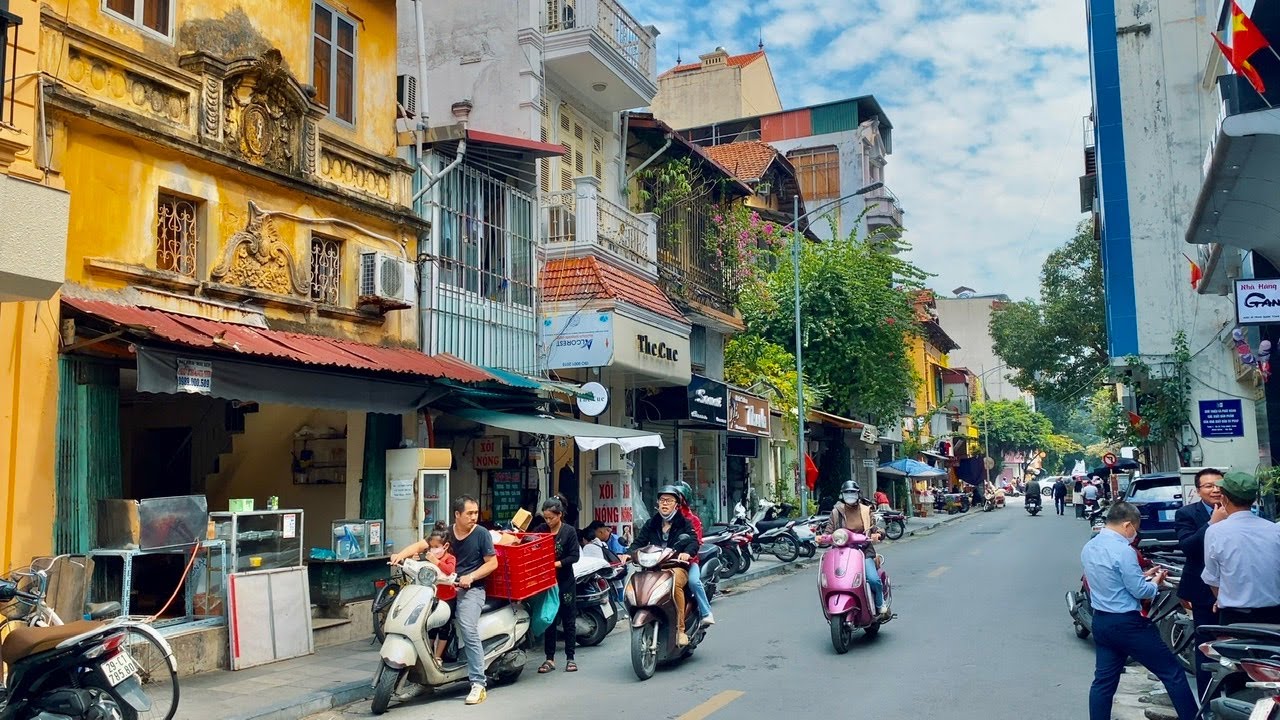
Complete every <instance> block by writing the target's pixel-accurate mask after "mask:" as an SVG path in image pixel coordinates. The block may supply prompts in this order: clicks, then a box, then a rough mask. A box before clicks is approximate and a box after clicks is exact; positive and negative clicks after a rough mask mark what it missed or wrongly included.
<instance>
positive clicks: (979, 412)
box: [969, 400, 1053, 461]
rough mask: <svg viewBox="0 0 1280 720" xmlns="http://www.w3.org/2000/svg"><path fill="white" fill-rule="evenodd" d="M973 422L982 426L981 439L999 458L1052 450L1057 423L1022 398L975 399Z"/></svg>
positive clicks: (970, 415)
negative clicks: (1051, 443)
mask: <svg viewBox="0 0 1280 720" xmlns="http://www.w3.org/2000/svg"><path fill="white" fill-rule="evenodd" d="M969 422H970V423H972V424H973V426H974V427H976V428H978V432H979V433H980V434H981V437H980V440H979V442H980V443H981V444H982V446H983V447H985V448H987V450H988V455H990V456H991V457H992V458H995V459H996V460H997V461H999V460H1001V459H1003V458H1004V456H1005V455H1007V454H1010V453H1031V452H1032V451H1035V450H1045V452H1049V451H1050V447H1049V445H1050V440H1049V438H1050V436H1051V435H1052V434H1053V424H1052V423H1050V422H1049V418H1047V417H1045V416H1044V415H1041V414H1040V413H1038V412H1036V411H1035V410H1032V409H1031V406H1030V405H1028V404H1026V403H1025V402H1022V401H1021V400H996V401H993V402H984V403H974V404H973V407H971V408H970V410H969ZM1046 460H1047V459H1046Z"/></svg>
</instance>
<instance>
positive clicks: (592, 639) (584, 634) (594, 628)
mask: <svg viewBox="0 0 1280 720" xmlns="http://www.w3.org/2000/svg"><path fill="white" fill-rule="evenodd" d="M578 623H579V626H580V627H581V628H582V630H580V631H579V632H578V644H579V645H582V646H584V647H595V646H597V645H599V644H600V643H602V642H604V639H605V638H606V637H608V636H609V621H608V620H606V619H605V617H604V612H603V611H601V610H600V608H598V607H593V608H591V609H590V610H587V611H585V612H580V613H578Z"/></svg>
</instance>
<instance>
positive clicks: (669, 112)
mask: <svg viewBox="0 0 1280 720" xmlns="http://www.w3.org/2000/svg"><path fill="white" fill-rule="evenodd" d="M650 107H651V109H652V112H653V115H654V117H657V118H658V119H659V120H662V121H663V122H665V123H667V124H668V125H670V126H671V127H674V128H689V127H694V126H695V125H706V124H709V123H716V122H721V121H724V120H736V119H737V118H744V117H754V116H757V115H764V114H767V113H772V112H778V111H780V110H782V100H781V98H780V97H779V96H778V88H777V86H776V85H775V84H774V81H773V71H772V70H771V69H770V68H769V58H768V57H767V56H766V55H765V51H764V47H763V46H761V47H760V48H759V49H757V50H756V51H755V52H750V53H745V54H742V55H730V54H729V51H727V50H725V49H724V48H722V47H718V48H716V49H715V50H714V51H712V52H709V53H707V54H706V55H702V56H699V58H698V62H695V63H687V64H677V65H676V66H675V67H673V68H671V69H670V70H668V71H666V72H664V73H662V74H661V75H659V76H658V94H657V96H656V97H654V99H653V103H652V104H651V105H650Z"/></svg>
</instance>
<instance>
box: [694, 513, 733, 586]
mask: <svg viewBox="0 0 1280 720" xmlns="http://www.w3.org/2000/svg"><path fill="white" fill-rule="evenodd" d="M737 536H738V532H736V531H734V530H732V529H730V528H729V527H728V526H721V528H720V532H717V533H715V534H713V535H704V536H703V538H702V541H703V543H704V544H707V545H715V546H716V547H718V548H720V560H721V562H720V571H719V575H720V577H719V578H717V579H718V580H727V579H729V578H731V577H733V576H734V575H737V574H738V572H739V570H738V567H739V566H740V565H741V564H742V555H741V553H742V550H741V544H740V542H739V540H738V538H737Z"/></svg>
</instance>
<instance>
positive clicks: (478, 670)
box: [457, 585, 485, 687]
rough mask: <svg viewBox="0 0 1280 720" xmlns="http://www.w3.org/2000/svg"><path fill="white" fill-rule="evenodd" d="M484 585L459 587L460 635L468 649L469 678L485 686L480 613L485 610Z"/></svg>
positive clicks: (474, 682)
mask: <svg viewBox="0 0 1280 720" xmlns="http://www.w3.org/2000/svg"><path fill="white" fill-rule="evenodd" d="M484 600H485V596H484V586H483V585H476V586H474V587H470V588H466V589H463V588H458V605H457V610H458V617H457V624H458V637H460V638H461V639H462V646H463V647H465V648H466V649H467V678H468V679H469V680H471V684H472V685H479V686H481V687H484V685H485V676H484V644H483V643H481V642H480V613H481V612H482V611H483V610H484Z"/></svg>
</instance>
